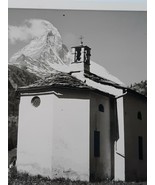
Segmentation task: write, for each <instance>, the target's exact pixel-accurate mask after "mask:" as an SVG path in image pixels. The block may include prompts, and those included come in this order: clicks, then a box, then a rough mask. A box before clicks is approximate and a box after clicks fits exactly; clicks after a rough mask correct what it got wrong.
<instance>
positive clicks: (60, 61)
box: [9, 21, 71, 76]
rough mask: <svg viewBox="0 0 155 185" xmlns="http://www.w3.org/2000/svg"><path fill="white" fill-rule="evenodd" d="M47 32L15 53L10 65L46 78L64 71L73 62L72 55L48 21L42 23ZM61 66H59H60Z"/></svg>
mask: <svg viewBox="0 0 155 185" xmlns="http://www.w3.org/2000/svg"><path fill="white" fill-rule="evenodd" d="M42 24H43V25H44V26H45V28H46V29H45V31H44V33H43V34H41V35H40V36H38V37H35V38H33V39H32V40H31V41H30V43H29V44H27V45H26V46H25V47H24V48H22V49H21V50H19V51H18V52H17V53H15V54H14V55H13V56H12V57H11V58H10V61H9V64H12V65H15V66H17V67H19V68H21V69H22V68H23V66H24V68H25V69H26V70H28V71H29V72H31V73H35V74H37V75H38V76H45V75H48V74H50V73H52V72H54V71H55V68H57V69H58V68H59V66H60V68H61V69H62V66H67V65H69V64H70V62H71V54H70V53H69V50H68V49H67V47H66V46H65V45H64V44H63V43H62V39H61V35H60V33H59V32H58V30H57V29H56V28H55V27H54V26H53V25H52V24H51V23H49V22H48V21H42ZM58 65H59V66H58Z"/></svg>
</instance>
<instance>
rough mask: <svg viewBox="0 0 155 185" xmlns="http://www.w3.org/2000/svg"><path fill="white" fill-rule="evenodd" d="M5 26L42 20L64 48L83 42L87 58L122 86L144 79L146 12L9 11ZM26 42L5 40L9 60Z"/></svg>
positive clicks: (145, 76) (145, 67)
mask: <svg viewBox="0 0 155 185" xmlns="http://www.w3.org/2000/svg"><path fill="white" fill-rule="evenodd" d="M8 15H9V25H12V26H17V27H18V26H21V25H23V23H24V21H25V20H29V19H44V20H47V21H49V22H51V23H52V24H53V25H54V26H55V27H56V28H57V29H58V30H59V32H60V34H61V36H62V39H63V42H64V44H66V45H67V47H68V48H70V47H72V46H75V45H79V43H80V40H79V37H80V35H83V37H84V39H83V42H84V44H85V45H88V46H89V47H91V49H92V56H91V59H92V60H93V61H94V62H96V63H98V64H100V65H102V66H103V67H105V68H106V69H107V70H108V71H109V72H110V73H111V74H113V75H114V76H116V77H118V78H119V79H120V80H121V81H123V82H124V83H125V84H127V85H129V84H131V83H134V82H140V81H141V80H146V78H147V74H146V73H147V13H146V11H91V10H84V11H78V10H66V11H65V10H39V9H37V10H33V9H29V10H28V9H27V10H26V9H25V10H24V9H9V14H8ZM26 43H28V41H25V42H21V41H17V42H15V43H14V44H11V42H10V41H9V58H10V56H11V55H13V54H14V53H15V52H17V51H18V50H19V49H21V48H22V47H23V46H24V45H26Z"/></svg>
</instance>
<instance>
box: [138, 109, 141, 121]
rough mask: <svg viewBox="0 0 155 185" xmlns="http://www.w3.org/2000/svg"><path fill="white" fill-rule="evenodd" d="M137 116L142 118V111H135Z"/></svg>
mask: <svg viewBox="0 0 155 185" xmlns="http://www.w3.org/2000/svg"><path fill="white" fill-rule="evenodd" d="M137 118H138V119H139V120H142V113H141V112H140V111H139V112H138V113H137Z"/></svg>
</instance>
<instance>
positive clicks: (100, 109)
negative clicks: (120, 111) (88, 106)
mask: <svg viewBox="0 0 155 185" xmlns="http://www.w3.org/2000/svg"><path fill="white" fill-rule="evenodd" d="M98 110H99V111H100V112H104V106H103V105H102V104H100V105H99V106H98Z"/></svg>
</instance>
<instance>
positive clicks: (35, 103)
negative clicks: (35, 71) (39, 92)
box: [31, 96, 41, 107]
mask: <svg viewBox="0 0 155 185" xmlns="http://www.w3.org/2000/svg"><path fill="white" fill-rule="evenodd" d="M40 102H41V100H40V98H39V97H38V96H35V97H33V98H32V100H31V103H32V105H33V106H34V107H38V106H39V105H40Z"/></svg>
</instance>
